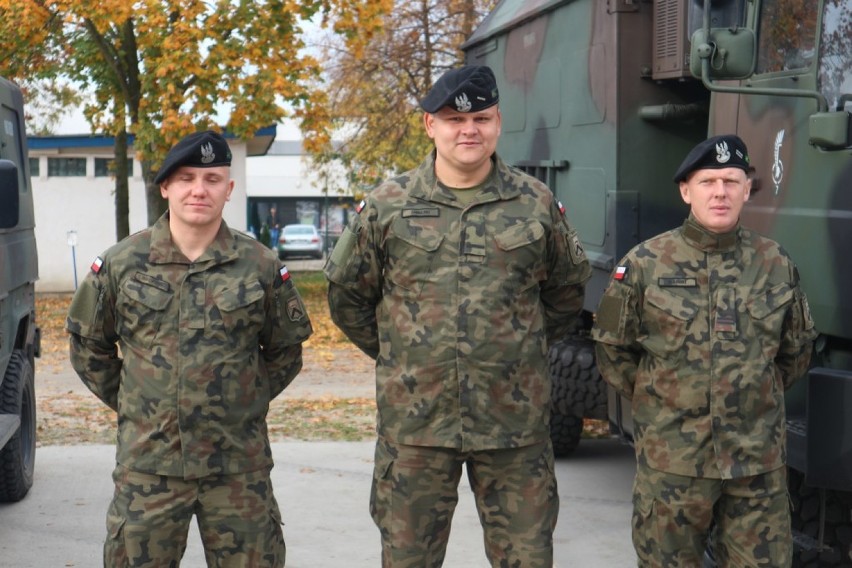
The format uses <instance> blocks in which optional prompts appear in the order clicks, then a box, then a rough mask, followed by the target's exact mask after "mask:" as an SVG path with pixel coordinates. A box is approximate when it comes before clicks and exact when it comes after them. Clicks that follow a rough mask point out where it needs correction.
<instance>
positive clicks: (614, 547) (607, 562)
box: [0, 440, 636, 568]
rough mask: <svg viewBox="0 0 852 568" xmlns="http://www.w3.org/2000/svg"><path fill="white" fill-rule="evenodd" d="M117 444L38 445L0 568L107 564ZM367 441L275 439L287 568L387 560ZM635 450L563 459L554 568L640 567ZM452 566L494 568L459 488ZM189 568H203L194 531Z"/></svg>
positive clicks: (617, 448)
mask: <svg viewBox="0 0 852 568" xmlns="http://www.w3.org/2000/svg"><path fill="white" fill-rule="evenodd" d="M114 451H115V448H114V447H113V446H107V445H102V446H53V447H44V448H39V449H38V452H37V454H36V476H35V483H34V486H33V489H32V490H31V491H30V494H29V495H28V496H27V497H26V498H25V499H24V500H23V501H21V502H20V503H15V504H12V505H0V566H3V567H9V568H67V567H97V566H100V565H101V546H102V543H103V539H104V536H105V531H106V529H105V515H106V509H107V506H108V505H109V501H110V498H111V495H112V482H111V478H110V473H111V471H112V468H113V465H114ZM372 453H373V444H372V442H283V443H276V444H273V455H274V457H275V462H276V466H275V469H273V472H272V479H273V484H274V487H275V493H276V497H277V498H278V501H279V504H280V506H281V512H282V515H283V518H284V524H285V526H284V536H285V540H286V542H287V566H288V567H290V568H336V567H340V568H362V567H363V568H372V567H377V566H380V565H381V562H380V545H379V535H378V530H377V529H376V527H375V526H374V525H373V522H372V520H371V519H370V515H369V512H368V506H367V503H368V500H369V493H370V476H371V472H372ZM633 463H634V462H633V452H632V450H631V449H630V448H629V447H626V446H624V445H622V444H621V443H620V442H618V441H615V440H584V441H583V443H582V444H581V445H580V447H579V448H578V450H577V451H576V452H575V454H574V455H573V456H572V457H571V458H570V459H561V460H558V461H557V467H556V470H557V477H558V483H559V496H560V503H561V510H560V516H559V522H558V524H557V527H556V535H555V537H556V550H555V557H556V566H562V567H573V566H582V567H592V568H598V567H601V568H604V567H625V566H635V565H636V558H635V555H634V553H633V548H632V545H631V541H630V511H631V504H630V488H631V480H632V476H633V472H634V465H633ZM459 493H460V499H459V505H458V507H457V509H456V514H455V517H454V519H453V528H452V533H451V536H450V545H449V549H448V553H447V559H446V562H445V563H444V566H445V567H446V568H479V567H481V568H487V566H488V563H487V562H486V560H485V554H484V552H483V545H482V530H481V528H480V526H479V522H478V519H477V517H476V512H475V509H474V505H473V499H472V497H471V495H470V488H469V486H468V485H467V483H466V481H463V482H462V485H461V487H460V491H459ZM182 566H184V567H188V568H195V567H198V568H201V567H203V566H204V559H203V554H202V550H201V542H200V540H199V537H198V533H197V531H196V529H195V527H194V525H193V529H192V531H191V533H190V537H189V545H188V548H187V551H186V555H185V557H184V562H183V563H182Z"/></svg>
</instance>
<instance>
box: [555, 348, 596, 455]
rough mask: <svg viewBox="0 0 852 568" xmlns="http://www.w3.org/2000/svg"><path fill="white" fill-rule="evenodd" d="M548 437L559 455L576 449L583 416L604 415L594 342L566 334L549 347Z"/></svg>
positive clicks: (594, 416)
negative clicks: (566, 336) (567, 336)
mask: <svg viewBox="0 0 852 568" xmlns="http://www.w3.org/2000/svg"><path fill="white" fill-rule="evenodd" d="M549 357H550V368H549V371H550V439H551V441H552V442H553V452H554V454H555V455H556V456H557V457H563V456H566V455H568V454H570V453H571V452H573V451H574V449H576V447H577V445H578V444H579V443H580V437H581V436H582V433H583V418H584V417H589V418H605V417H606V388H605V386H604V384H603V380H602V379H601V377H600V373H598V368H597V366H596V365H595V350H594V344H593V343H592V341H590V340H588V339H583V338H580V337H570V338H568V339H565V340H563V341H559V342H557V343H555V344H553V345H552V346H551V348H550V354H549Z"/></svg>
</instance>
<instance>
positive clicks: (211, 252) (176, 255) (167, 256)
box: [148, 211, 239, 264]
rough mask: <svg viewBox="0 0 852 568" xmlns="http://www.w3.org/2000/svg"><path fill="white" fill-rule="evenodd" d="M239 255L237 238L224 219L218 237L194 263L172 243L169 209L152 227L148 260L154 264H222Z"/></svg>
mask: <svg viewBox="0 0 852 568" xmlns="http://www.w3.org/2000/svg"><path fill="white" fill-rule="evenodd" d="M237 256H239V255H238V254H237V249H236V240H235V238H234V235H233V233H231V230H230V229H229V228H228V224H227V223H225V220H224V219H222V224H221V225H219V232H218V233H216V238H215V239H213V242H212V243H210V246H208V247H207V250H205V251H204V253H202V255H201V256H200V257H198V258H197V259H196V260H195V262H192V263H191V262H189V259H187V258H186V256H184V254H183V253H182V252H180V250H179V249H178V248H177V247H176V246H175V245H174V243H172V234H171V232H170V231H169V212H168V211H166V212H165V213H163V215H162V216H161V217H160V218H159V219H157V222H156V223H154V225H153V226H152V227H151V251H150V253H149V254H148V261H149V262H151V263H153V264H168V263H179V264H201V263H204V262H207V261H213V262H214V263H215V264H221V263H223V262H225V261H228V260H233V259H235V258H237Z"/></svg>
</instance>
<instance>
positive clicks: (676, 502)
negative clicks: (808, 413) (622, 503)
mask: <svg viewBox="0 0 852 568" xmlns="http://www.w3.org/2000/svg"><path fill="white" fill-rule="evenodd" d="M711 532H712V536H711ZM633 545H634V547H635V549H636V554H637V556H638V557H639V566H641V567H654V568H657V567H660V568H663V567H666V568H667V567H672V568H675V567H677V568H700V567H701V566H702V558H703V556H704V551H705V549H706V548H707V547H708V545H709V546H711V547H712V550H713V554H714V557H715V559H716V563H717V566H719V568H727V567H743V568H745V567H766V568H784V567H789V566H790V565H791V563H792V553H793V540H792V534H791V529H790V500H789V497H788V493H787V470H786V468H783V467H782V468H779V469H776V470H774V471H771V472H769V473H764V474H760V475H755V476H751V477H743V478H738V479H707V478H695V477H684V476H682V475H674V474H671V473H664V472H661V471H657V470H654V469H651V468H649V467H647V466H643V465H641V464H640V465H639V466H637V468H636V479H635V481H634V485H633Z"/></svg>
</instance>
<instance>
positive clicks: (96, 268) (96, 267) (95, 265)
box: [92, 256, 104, 274]
mask: <svg viewBox="0 0 852 568" xmlns="http://www.w3.org/2000/svg"><path fill="white" fill-rule="evenodd" d="M103 265H104V259H102V258H101V257H99V256H96V257H95V260H94V261H92V272H94V273H95V274H99V273H100V271H101V268H102V267H103Z"/></svg>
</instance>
